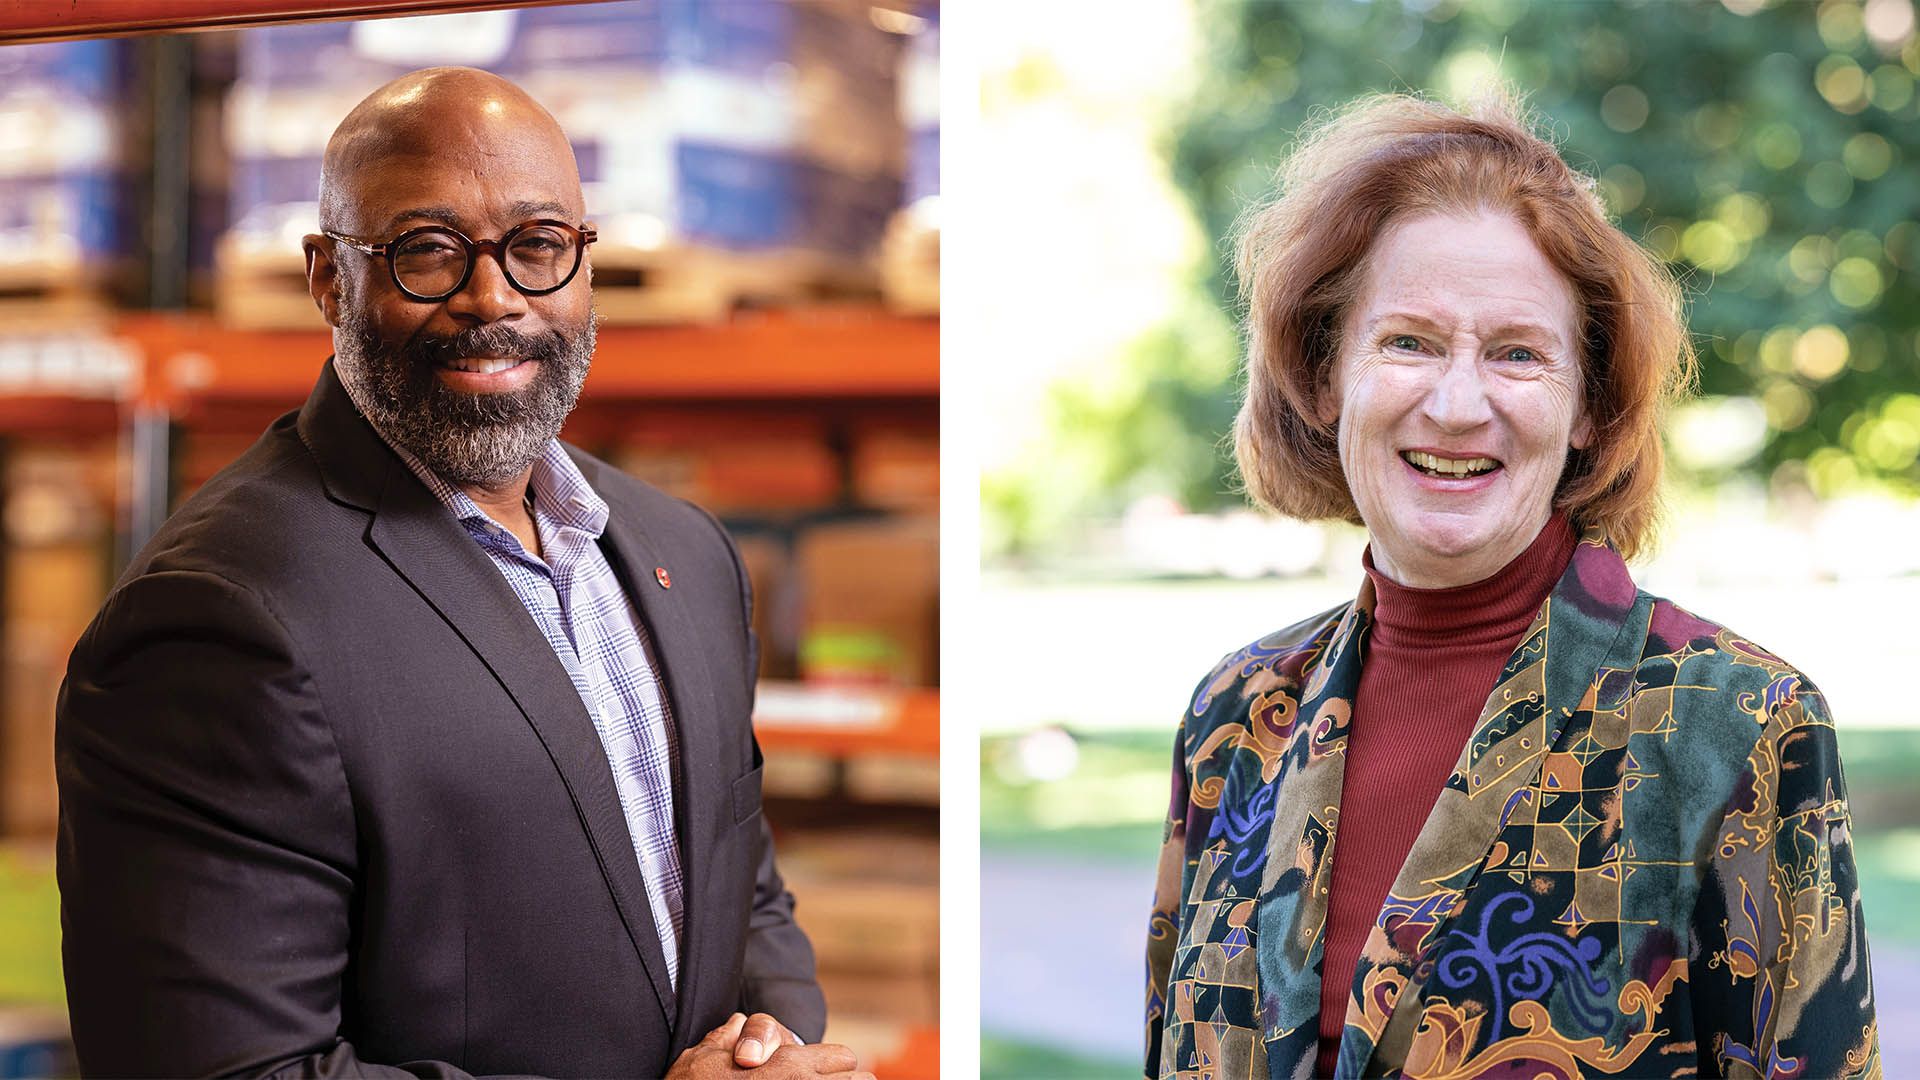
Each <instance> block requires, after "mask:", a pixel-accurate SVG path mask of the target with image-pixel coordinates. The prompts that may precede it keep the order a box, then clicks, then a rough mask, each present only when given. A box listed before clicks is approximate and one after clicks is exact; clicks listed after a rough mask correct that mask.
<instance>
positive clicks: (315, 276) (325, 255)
mask: <svg viewBox="0 0 1920 1080" xmlns="http://www.w3.org/2000/svg"><path fill="white" fill-rule="evenodd" d="M332 244H333V242H332V241H331V240H329V239H327V238H326V237H324V236H322V235H320V234H319V233H308V234H307V235H306V236H305V237H303V238H302V239H301V241H300V249H301V250H302V251H303V252H305V253H306V257H307V292H308V294H309V295H311V296H312V297H313V303H314V306H315V307H318V308H319V309H320V314H321V316H322V317H324V318H325V319H326V320H327V325H328V326H339V325H340V295H339V293H338V292H336V291H335V289H334V285H335V275H337V274H338V273H339V272H340V264H339V263H336V262H334V261H333V247H332Z"/></svg>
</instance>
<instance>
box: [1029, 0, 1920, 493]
mask: <svg viewBox="0 0 1920 1080" xmlns="http://www.w3.org/2000/svg"><path fill="white" fill-rule="evenodd" d="M1195 18H1196V20H1197V22H1198V26H1199V41H1200V48H1201V53H1200V55H1199V56H1198V58H1197V59H1196V67H1197V71H1198V75H1197V80H1196V88H1195V90H1194V93H1193V94H1192V96H1191V98H1190V100H1188V101H1187V102H1185V103H1184V105H1183V106H1182V107H1181V108H1180V109H1179V110H1178V113H1177V118H1176V120H1175V122H1174V124H1173V125H1172V128H1171V130H1170V132H1169V135H1168V153H1167V157H1168V161H1169V163H1170V166H1171V170H1172V173H1173V176H1174V179H1175V182H1176V183H1177V184H1178V185H1179V187H1180V189H1181V190H1182V191H1183V192H1184V193H1185V195H1186V196H1187V198H1188V199H1189V200H1190V202H1191V204H1192V206H1193V209H1194V211H1195V213H1196V215H1197V216H1198V217H1199V219H1200V221H1201V223H1202V226H1203V228H1204V229H1205V230H1206V232H1207V234H1208V235H1210V236H1216V237H1228V236H1230V235H1231V234H1232V230H1233V226H1234V223H1235V221H1236V220H1237V219H1238V217H1239V216H1240V215H1241V214H1242V213H1243V212H1244V211H1245V210H1246V208H1247V207H1248V206H1249V205H1250V204H1253V203H1256V202H1258V201H1260V200H1261V199H1263V198H1265V197H1266V196H1267V195H1268V194H1269V193H1270V182H1271V179H1272V176H1273V171H1274V168H1275V166H1276V165H1277V164H1278V162H1279V161H1280V159H1281V157H1282V155H1283V153H1284V151H1285V150H1286V148H1287V146H1288V144H1289V142H1290V141H1291V140H1292V139H1293V137H1294V135H1295V133H1296V131H1297V130H1298V129H1299V127H1300V126H1301V124H1302V123H1303V122H1305V121H1306V120H1308V119H1309V118H1310V117H1312V116H1313V115H1315V114H1316V113H1317V112H1318V111H1319V110H1322V109H1325V108H1337V107H1339V106H1341V105H1343V104H1345V103H1346V102H1349V101H1351V100H1353V99H1354V98H1356V97H1358V96H1360V95H1361V94H1364V93H1368V92H1373V91H1383V90H1393V91H1409V90H1411V91H1414V92H1419V93H1427V94H1433V95H1436V96H1438V97H1440V98H1442V99H1447V100H1455V99H1459V98H1461V97H1464V96H1466V95H1468V94H1470V93H1471V92H1472V91H1473V90H1474V89H1476V88H1477V87H1479V86H1482V85H1484V84H1485V82H1486V81H1487V80H1488V79H1489V78H1500V79H1504V80H1505V81H1506V82H1507V83H1509V84H1510V85H1512V86H1514V87H1516V88H1518V89H1520V90H1521V91H1522V92H1523V93H1524V94H1525V95H1526V96H1527V100H1528V104H1529V105H1530V106H1531V107H1532V108H1533V109H1535V110H1536V111H1537V112H1538V113H1539V115H1540V118H1541V120H1542V122H1543V123H1544V124H1546V125H1547V130H1548V131H1549V132H1550V133H1551V135H1552V136H1553V137H1554V138H1555V139H1556V141H1557V142H1558V143H1559V145H1560V147H1561V149H1562V152H1563V153H1564V154H1565V155H1566V156H1567V158H1568V160H1569V161H1570V162H1571V163H1572V164H1573V165H1574V166H1575V167H1576V168H1579V169H1581V170H1582V171H1585V172H1587V173H1589V174H1590V175H1593V176H1595V177H1597V178H1598V179H1599V181H1600V186H1601V191H1602V194H1603V195H1604V196H1605V198H1606V200H1607V203H1608V205H1609V207H1610V209H1611V210H1612V212H1613V213H1614V214H1615V215H1616V218H1617V220H1618V222H1619V224H1620V225H1621V227H1622V228H1623V229H1625V230H1626V231H1627V233H1628V234H1629V235H1632V236H1635V237H1637V238H1639V239H1640V240H1641V241H1642V242H1643V243H1645V244H1647V245H1648V246H1649V247H1650V248H1652V249H1653V250H1655V251H1656V252H1658V253H1659V254H1660V255H1661V256H1662V257H1664V258H1666V259H1667V260H1669V262H1670V263H1671V264H1672V265H1673V266H1674V268H1675V270H1676V272H1677V273H1678V274H1679V275H1680V276H1681V278H1682V280H1683V281H1684V282H1685V283H1686V286H1687V290H1688V294H1689V299H1690V301H1691V318H1690V323H1691V326H1692V329H1693V332H1694V335H1695V339H1696V342H1697V344H1698V346H1699V348H1700V352H1701V383H1700V389H1701V391H1702V393H1704V394H1707V395H1730V396H1740V397H1747V398H1751V399H1752V400H1753V401H1755V402H1756V403H1758V405H1759V406H1760V407H1761V408H1760V409H1752V410H1749V412H1748V414H1749V415H1755V416H1764V417H1765V431H1764V433H1763V434H1762V436H1761V437H1760V438H1758V439H1755V440H1754V446H1753V449H1754V452H1753V453H1751V454H1744V453H1741V454H1736V455H1734V457H1733V460H1734V461H1735V462H1736V463H1737V467H1738V468H1740V469H1741V470H1743V471H1746V472H1748V473H1751V474H1754V475H1758V476H1761V477H1773V478H1774V479H1776V480H1777V481H1779V482H1783V483H1801V482H1804V483H1806V484H1807V485H1809V486H1811V487H1812V488H1813V490H1814V491H1815V492H1817V493H1819V494H1822V495H1831V494H1836V493H1840V492H1844V491H1847V490H1850V489H1853V488H1855V487H1858V486H1862V485H1871V486H1881V487H1893V488H1897V489H1901V490H1905V491H1909V492H1911V491H1913V490H1915V489H1916V488H1920V466H1916V458H1920V394H1917V393H1916V391H1917V390H1920V352H1917V350H1920V336H1917V332H1920V225H1916V223H1915V222H1914V220H1913V218H1914V217H1915V216H1916V208H1917V207H1920V184H1916V183H1915V180H1916V178H1920V176H1917V172H1916V170H1920V124H1916V123H1915V120H1916V118H1917V117H1920V95H1917V94H1916V93H1915V77H1916V75H1920V44H1916V41H1915V17H1914V8H1913V3H1912V0H1867V2H1866V3H1864V4H1861V3H1855V2H1854V0H1825V2H1822V3H1819V4H1817V5H1816V4H1812V3H1799V2H1785V3H1774V2H1771V0H1721V2H1704V0H1675V2H1666V0H1653V2H1642V3H1633V2H1625V3H1604V4H1603V3H1544V2H1536V3H1532V4H1529V3H1527V2H1526V0H1429V2H1424V3H1423V2H1420V0H1405V2H1403V0H1372V2H1365V0H1333V2H1328V3H1275V2H1271V0H1200V2H1198V3H1196V5H1195ZM1218 250H1219V252H1220V258H1219V259H1218V260H1216V262H1215V264H1214V265H1212V266H1209V267H1207V268H1205V272H1204V274H1203V280H1202V284H1201V285H1200V286H1199V289H1200V290H1201V291H1202V292H1203V293H1204V294H1205V296H1206V298H1207V300H1208V303H1209V304H1210V305H1211V306H1212V307H1213V308H1214V309H1215V310H1217V311H1220V312H1225V313H1229V314H1237V313H1238V301H1237V299H1236V295H1235V288H1236V283H1235V280H1234V277H1233V275H1232V271H1231V267H1230V262H1231V252H1230V250H1229V247H1228V245H1226V244H1224V243H1223V244H1222V245H1221V246H1220V247H1219V249H1218ZM1193 321H1194V320H1193V319H1192V318H1191V317H1187V318H1184V319H1183V322H1185V323H1192V322H1193ZM1195 337H1196V335H1192V334H1183V333H1182V329H1181V327H1173V328H1170V329H1169V330H1168V331H1166V332H1165V333H1162V334H1159V335H1155V336H1154V337H1153V338H1151V339H1150V340H1148V341H1145V342H1142V343H1141V346H1140V348H1139V350H1138V353H1137V355H1136V356H1134V357H1133V358H1131V363H1132V364H1133V366H1135V367H1136V368H1139V369H1140V370H1139V377H1136V378H1134V379H1133V380H1132V381H1131V383H1130V384H1129V387H1128V390H1129V392H1130V394H1131V395H1132V397H1131V399H1125V398H1124V397H1122V398H1116V397H1114V396H1113V395H1112V394H1111V393H1110V394H1109V395H1108V397H1107V399H1106V400H1105V401H1104V402H1103V404H1102V406H1101V408H1100V409H1099V410H1096V411H1095V412H1093V413H1089V412H1087V411H1086V410H1085V409H1083V408H1082V407H1081V406H1080V404H1078V402H1079V399H1080V398H1081V397H1083V396H1084V395H1083V392H1082V391H1081V390H1078V389H1075V388H1072V387H1068V388H1063V389H1062V390H1061V391H1060V393H1058V394H1057V395H1056V401H1055V406H1056V418H1057V419H1058V420H1059V421H1060V423H1061V424H1062V425H1068V426H1065V427H1061V428H1058V430H1062V431H1064V432H1068V433H1070V434H1069V437H1070V438H1071V439H1073V440H1080V441H1086V440H1110V441H1111V447H1110V450H1109V455H1110V460H1109V462H1108V467H1109V468H1110V469H1111V470H1112V471H1113V475H1112V477H1111V478H1110V479H1111V480H1112V481H1113V482H1112V483H1111V484H1109V485H1108V486H1107V487H1105V488H1104V489H1102V491H1103V494H1102V495H1101V496H1100V498H1101V500H1103V501H1105V502H1106V503H1107V506H1108V508H1109V509H1113V508H1117V506H1118V505H1120V504H1121V501H1122V500H1124V499H1125V498H1127V497H1129V496H1131V495H1133V494H1136V493H1137V492H1138V490H1139V487H1140V483H1139V482H1140V481H1143V480H1145V481H1148V482H1149V483H1150V485H1151V486H1153V487H1154V488H1156V489H1157V490H1159V491H1161V492H1165V493H1168V494H1176V495H1178V496H1180V497H1181V498H1182V499H1183V500H1184V501H1186V502H1187V504H1188V505H1190V506H1193V507H1195V508H1197V509H1204V508H1208V507H1217V506H1222V505H1230V504H1233V503H1235V502H1237V500H1238V496H1237V495H1236V494H1235V492H1236V490H1237V488H1236V486H1235V484H1234V483H1233V480H1232V467H1231V461H1230V456H1229V455H1227V454H1223V453H1207V454H1201V453H1197V452H1194V448H1195V447H1200V446H1207V447H1212V446H1215V445H1217V444H1218V442H1219V440H1220V439H1221V438H1222V437H1223V436H1224V435H1225V434H1226V433H1227V432H1228V430H1229V429H1230V426H1231V419H1232V414H1233V410H1234V403H1233V402H1232V401H1231V400H1229V398H1230V397H1231V394H1230V392H1229V391H1228V390H1227V388H1226V386H1227V384H1226V381H1225V380H1221V381H1216V382H1212V383H1207V382H1206V381H1204V380H1202V379H1196V378H1191V377H1186V376H1185V375H1184V374H1183V373H1188V372H1194V371H1208V370H1218V369H1223V368H1225V367H1227V366H1229V363H1230V362H1223V361H1221V360H1220V359H1219V358H1217V357H1196V356H1195V354H1194V353H1193V351H1192V348H1193V347H1196V346H1198V347H1214V348H1218V347H1222V344H1223V343H1224V342H1231V340H1232V339H1231V338H1226V337H1223V336H1221V335H1218V334H1212V335H1209V334H1201V335H1198V338H1199V339H1201V340H1195ZM1156 373H1157V374H1156ZM1171 431H1179V432H1182V433H1183V434H1182V435H1181V436H1179V437H1178V438H1176V439H1175V440H1174V447H1175V448H1174V449H1173V451H1172V452H1171V453H1170V452H1168V441H1167V440H1168V433H1169V432H1171Z"/></svg>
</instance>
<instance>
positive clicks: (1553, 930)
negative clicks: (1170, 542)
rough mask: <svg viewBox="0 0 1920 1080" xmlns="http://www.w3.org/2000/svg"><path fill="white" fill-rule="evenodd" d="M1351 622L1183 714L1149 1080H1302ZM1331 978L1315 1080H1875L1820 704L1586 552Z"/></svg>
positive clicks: (1226, 669)
mask: <svg viewBox="0 0 1920 1080" xmlns="http://www.w3.org/2000/svg"><path fill="white" fill-rule="evenodd" d="M1372 609H1373V591H1372V586H1371V584H1370V583H1369V584H1367V585H1366V586H1364V587H1363V589H1362V591H1361V593H1360V596H1359V597H1358V599H1357V600H1355V601H1354V602H1353V603H1351V604H1348V605H1345V606H1343V607H1340V608H1336V609H1334V610H1332V611H1329V612H1327V613H1325V614H1323V615H1320V616H1317V617H1315V618H1313V619H1309V620H1307V621H1306V622H1303V623H1300V624H1298V625H1296V626H1294V627H1291V628H1289V629H1287V630H1282V631H1280V632H1279V633H1276V634H1272V635H1269V636H1268V637H1265V638H1262V639H1261V640H1259V641H1257V642H1255V643H1253V644H1252V645H1249V646H1247V647H1246V648H1244V649H1241V650H1240V651H1238V652H1236V653H1234V654H1232V655H1231V656H1228V657H1227V658H1226V659H1225V660H1223V661H1221V663H1220V665H1219V666H1218V667H1216V668H1215V669H1214V670H1213V672H1212V673H1211V674H1209V675H1208V676H1207V678H1206V679H1205V680H1204V681H1203V682H1202V683H1201V684H1200V686H1199V688H1198V691H1197V692H1196V694H1195V697H1194V699H1193V703H1192V707H1191V709H1190V710H1189V711H1188V713H1187V714H1186V716H1185V718H1184V723H1183V724H1182V727H1181V732H1180V736H1179V741H1178V743H1177V746H1176V749H1175V760H1174V771H1173V797H1172V801H1171V805H1170V807H1169V813H1168V822H1167V833H1166V843H1165V845H1164V847H1163V848H1162V851H1161V856H1160V871H1159V880H1158V886H1157V889H1156V895H1155V899H1154V907H1153V915H1152V920H1151V926H1150V929H1149V933H1148V945H1147V968H1148V993H1147V1058H1146V1075H1147V1076H1148V1077H1149V1078H1180V1080H1246V1078H1253V1077H1271V1078H1274V1080H1279V1078H1283V1077H1296V1078H1298V1077H1307V1076H1310V1075H1311V1074H1312V1071H1313V1065H1314V1054H1315V1050H1316V1043H1317V1039H1318V1037H1319V1006H1320V978H1321V971H1320V968H1321V958H1322V941H1321V932H1322V927H1323V923H1324V921H1325V916H1326V909H1327V883H1328V881H1329V879H1330V871H1331V867H1332V863H1331V860H1332V858H1333V856H1334V853H1335V851H1336V850H1337V848H1338V844H1337V842H1336V841H1337V840H1338V839H1339V838H1340V837H1339V824H1340V778H1341V770H1342V768H1343V766H1344V763H1345V753H1346V742H1347V733H1348V730H1349V726H1348V725H1349V719H1350V711H1351V707H1352V702H1353V696H1354V693H1355V691H1356V690H1357V688H1358V686H1359V681H1360V665H1361V663H1362V659H1363V656H1364V653H1365V649H1366V640H1367V630H1368V625H1369V619H1370V617H1371V613H1372ZM1410 737H1417V734H1413V735H1410ZM1365 839H1366V838H1365V837H1358V838H1354V839H1353V840H1352V841H1351V842H1358V843H1364V842H1365ZM1350 976H1351V980H1352V989H1351V992H1350V994H1349V996H1348V1002H1347V1016H1346V1030H1345V1035H1344V1036H1343V1038H1342V1040H1341V1044H1340V1054H1339V1064H1338V1075H1339V1076H1342V1077H1358V1076H1405V1077H1419V1078H1423V1080H1438V1078H1443V1077H1444V1078H1454V1077H1458V1078H1467V1077H1528V1078H1532V1077H1575V1076H1635V1077H1639V1076H1680V1075H1687V1076H1690V1075H1696V1074H1701V1075H1725V1076H1738V1077H1767V1078H1769V1080H1773V1078H1790V1077H1792V1078H1815V1077H1822V1078H1824V1077H1842V1076H1844V1077H1868V1076H1878V1075H1879V1073H1880V1055H1879V1043H1878V1039H1877V1035H1876V1031H1875V1026H1874V1007H1873V990H1872V983H1871V981H1870V978H1869V971H1868V963H1867V941H1866V928H1865V924H1864V923H1863V922H1862V919H1861V912H1860V898H1859V891H1858V879H1857V878H1856V876H1855V873H1854V867H1853V846H1852V839H1851V826H1850V821H1849V818H1848V813H1847V803H1846V787H1845V784H1844V782H1843V781H1842V778H1841V771H1840V759H1839V756H1838V753H1837V750H1836V747H1835V743H1834V732H1833V723H1832V720H1831V719H1830V718H1829V717H1828V715H1827V708H1826V702H1825V701H1824V700H1823V699H1822V698H1821V696H1820V693H1819V691H1818V690H1816V689H1815V688H1814V686H1813V684H1812V683H1811V682H1809V681H1808V680H1807V679H1806V678H1805V677H1804V676H1803V675H1801V674H1800V673H1799V672H1798V671H1795V670H1794V669H1793V668H1792V667H1791V666H1789V665H1788V664H1787V663H1786V662H1785V661H1783V660H1781V659H1780V658H1779V657H1777V656H1774V655H1773V654H1772V653H1769V652H1767V651H1766V650H1765V649H1762V648H1760V647H1759V646H1757V645H1755V644H1753V643H1752V642H1749V641H1746V640H1744V639H1742V638H1741V637H1739V636H1738V635H1735V634H1734V633H1732V632H1730V631H1728V630H1726V629H1725V628H1723V627H1720V626H1716V625H1714V624H1712V623H1709V622H1706V621H1704V620H1702V619H1699V618H1696V617H1695V616H1693V615H1691V614H1689V613H1687V612H1686V611H1684V610H1682V609H1681V608H1679V607H1677V606H1675V605H1674V604H1672V603H1669V602H1668V601H1666V600H1662V599H1658V598H1655V597H1652V596H1649V595H1647V594H1646V593H1644V592H1641V591H1639V590H1638V589H1637V588H1636V587H1635V586H1634V583H1633V581H1632V579H1631V578H1630V577H1628V575H1627V569H1626V565H1625V564H1624V563H1623V562H1622V561H1621V559H1620V556H1619V555H1618V554H1617V553H1616V552H1615V551H1614V550H1613V549H1612V548H1611V547H1610V546H1608V544H1607V543H1606V541H1605V539H1604V538H1603V537H1601V536H1600V535H1598V534H1596V533H1591V532H1590V533H1589V534H1588V535H1586V536H1584V537H1582V539H1581V541H1580V543H1579V545H1578V546H1577V547H1576V548H1575V550H1574V556H1573V560H1572V562H1571V563H1570V564H1569V566H1568V568H1567V571H1566V573H1565V574H1564V575H1563V576H1562V578H1561V580H1560V582H1559V583H1558V585H1557V586H1556V587H1555V589H1554V592H1553V594H1552V595H1551V596H1550V597H1549V598H1548V599H1547V601H1546V603H1545V605H1543V607H1542V609H1541V611H1540V613H1539V614H1538V615H1537V616H1536V617H1535V619H1534V621H1533V624H1532V626H1531V627H1530V628H1529V629H1528V631H1527V632H1526V635H1525V636H1524V637H1523V638H1522V639H1521V643H1520V646H1519V647H1518V648H1517V649H1516V650H1515V651H1514V654H1513V656H1512V658H1511V659H1509V660H1508V661H1507V664H1506V667H1505V669H1504V670H1503V671H1502V673H1501V676H1500V678H1499V680H1498V682H1497V683H1496V685H1495V686H1494V688H1493V692H1492V694H1491V695H1490V696H1489V697H1488V699H1487V704H1486V707H1485V708H1484V709H1483V710H1482V712H1481V714H1480V719H1479V721H1478V724H1477V726H1476V727H1475V730H1474V733H1473V736H1472V738H1471V740H1470V741H1469V743H1468V745H1467V746H1466V747H1465V748H1464V749H1463V750H1462V751H1461V752H1460V755H1459V759H1458V762H1457V764H1456V765H1455V767H1454V771H1453V774H1452V776H1451V777H1450V778H1449V779H1448V780H1447V783H1446V785H1445V787H1444V789H1443V790H1442V792H1441V794H1440V797H1439V800H1438V801H1437V802H1436V804H1435V805H1434V807H1433V810H1432V812H1431V814H1430V815H1429V816H1428V818H1427V821H1426V823H1425V825H1424V826H1423V827H1422V829H1421V832H1420V834H1419V838H1418V839H1417V840H1416V841H1415V843H1414V846H1413V850H1412V851H1411V852H1410V853H1409V855H1408V856H1407V860H1406V862H1405V864H1404V865H1403V866H1402V867H1401V869H1400V873H1399V876H1398V877H1397V878H1396V880H1395V882H1394V885H1393V887H1392V888H1391V889H1390V890H1389V892H1388V896H1387V899H1386V902H1385V904H1384V905H1383V906H1382V907H1381V910H1380V913H1379V916H1378V918H1377V919H1376V921H1375V923H1374V926H1373V930H1372V932H1371V935H1370V936H1369V938H1368V939H1367V942H1366V944H1365V946H1364V948H1363V950H1362V954H1361V960H1360V963H1359V964H1358V966H1357V970H1355V971H1353V972H1352V973H1350ZM1336 977H1339V978H1348V977H1349V973H1346V972H1341V973H1338V975H1337V976H1336Z"/></svg>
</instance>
